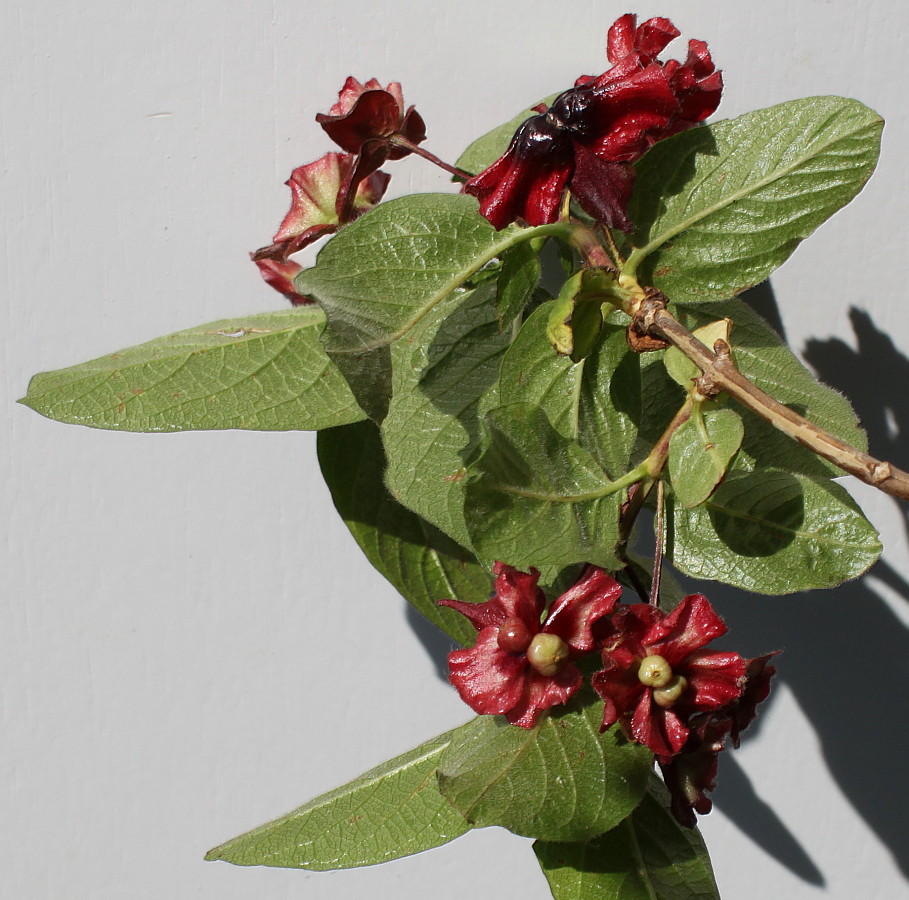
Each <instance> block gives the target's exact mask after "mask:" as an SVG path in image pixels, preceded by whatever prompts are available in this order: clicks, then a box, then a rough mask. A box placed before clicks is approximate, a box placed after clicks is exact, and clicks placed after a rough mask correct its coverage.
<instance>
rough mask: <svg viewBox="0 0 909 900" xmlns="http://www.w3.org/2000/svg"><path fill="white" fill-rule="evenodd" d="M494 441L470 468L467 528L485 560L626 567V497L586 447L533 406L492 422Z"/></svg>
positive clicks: (493, 416) (504, 412)
mask: <svg viewBox="0 0 909 900" xmlns="http://www.w3.org/2000/svg"><path fill="white" fill-rule="evenodd" d="M485 421H486V427H487V430H488V440H487V443H486V445H485V449H484V451H483V454H482V456H481V457H480V458H479V459H478V460H477V461H476V462H475V463H474V464H473V465H472V466H471V467H470V469H469V473H470V477H471V480H470V482H469V483H468V485H467V488H466V500H465V515H466V518H467V527H468V529H469V531H470V536H471V539H472V541H473V546H474V548H475V549H476V551H477V553H478V554H479V556H480V558H481V559H486V560H493V559H499V560H503V561H507V562H508V564H509V565H513V566H516V567H517V568H526V567H528V566H536V567H537V568H538V569H543V568H544V567H549V566H554V567H556V568H562V567H564V566H569V565H572V564H573V563H580V562H592V563H594V564H596V565H599V566H603V567H604V568H612V569H614V568H616V567H617V566H618V565H619V563H618V560H617V559H616V556H615V547H616V544H617V543H618V540H619V504H620V502H621V499H622V497H621V491H619V490H615V491H611V490H610V479H609V477H608V476H607V475H606V473H605V472H604V471H603V469H602V468H601V467H600V466H599V464H598V463H597V461H596V460H595V459H594V457H593V456H592V455H591V454H590V453H589V452H588V451H587V450H585V449H584V448H583V447H581V446H580V445H578V444H576V443H574V442H573V441H569V440H566V439H565V438H563V437H562V436H561V435H560V434H559V433H558V432H557V431H556V430H555V429H554V428H553V427H552V425H551V424H550V423H549V419H548V418H547V417H546V413H545V412H543V411H542V410H541V409H539V408H538V407H536V406H535V405H533V404H530V403H514V404H511V405H510V406H503V407H499V408H498V409H495V410H492V411H491V412H490V413H488V414H487V416H486V420H485Z"/></svg>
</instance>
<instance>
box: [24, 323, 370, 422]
mask: <svg viewBox="0 0 909 900" xmlns="http://www.w3.org/2000/svg"><path fill="white" fill-rule="evenodd" d="M324 326H325V316H324V314H323V313H322V311H321V310H320V309H318V308H317V307H314V306H311V307H301V308H297V309H289V310H286V311H281V312H276V313H265V314H260V315H253V316H246V317H244V318H242V319H225V320H223V321H220V322H212V323H210V324H208V325H202V326H199V327H197V328H190V329H187V330H186V331H179V332H177V333H176V334H171V335H167V336H166V337H161V338H157V339H156V340H153V341H149V342H148V343H146V344H140V345H139V346H137V347H132V348H130V349H129V350H121V351H120V352H119V353H112V354H111V355H110V356H103V357H101V358H100V359H96V360H92V361H91V362H87V363H82V365H78V366H73V367H72V368H69V369H58V370H57V371H55V372H43V373H42V374H40V375H36V376H35V377H34V378H33V379H32V380H31V383H30V384H29V386H28V395H27V396H26V397H25V398H24V399H23V400H22V401H21V402H22V403H24V404H25V405H26V406H30V407H31V408H32V409H34V410H35V411H37V412H39V413H41V414H42V415H44V416H47V417H48V418H51V419H57V420H58V421H61V422H69V423H73V424H76V425H89V426H91V427H92V428H109V429H114V430H118V431H201V430H209V429H221V428H243V429H249V430H252V431H293V430H303V431H313V430H318V429H320V428H330V427H332V426H334V425H344V424H346V423H348V422H356V421H358V420H360V419H363V418H364V414H363V411H362V410H361V409H360V407H359V406H358V405H357V402H356V400H355V399H354V397H353V394H352V393H351V392H350V389H349V388H348V386H347V383H346V382H345V380H344V379H343V378H342V377H341V374H340V372H338V370H337V369H336V368H335V366H334V364H333V363H332V362H331V360H330V359H329V358H328V357H327V356H326V354H325V350H324V349H323V347H322V345H321V343H320V342H319V337H320V335H321V333H322V329H323V328H324Z"/></svg>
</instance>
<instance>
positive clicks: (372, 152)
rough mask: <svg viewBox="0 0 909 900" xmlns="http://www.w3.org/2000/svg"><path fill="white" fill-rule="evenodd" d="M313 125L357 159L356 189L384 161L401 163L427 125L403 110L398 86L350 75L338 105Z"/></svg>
mask: <svg viewBox="0 0 909 900" xmlns="http://www.w3.org/2000/svg"><path fill="white" fill-rule="evenodd" d="M316 121H317V122H318V123H319V124H320V125H321V126H322V128H324V129H325V133H326V134H327V135H328V136H329V137H330V138H331V139H332V140H333V141H334V142H335V143H336V144H337V145H338V146H339V147H341V148H342V149H344V150H346V151H347V152H348V153H352V154H354V155H355V156H356V158H357V159H356V167H355V169H354V174H353V178H352V184H354V185H358V184H359V183H360V182H361V181H363V179H364V178H367V177H368V176H369V175H371V174H372V173H373V172H376V171H378V169H379V168H380V167H381V166H382V165H383V164H384V163H385V162H386V161H387V160H393V159H401V158H402V157H405V156H407V155H408V154H409V153H413V148H414V147H415V146H416V145H417V144H419V143H421V142H422V141H424V140H425V139H426V125H425V123H424V122H423V118H422V117H421V116H420V114H419V113H418V112H417V111H416V110H415V109H414V108H413V107H412V106H411V107H408V108H407V109H406V110H405V109H404V97H403V95H402V93H401V85H400V84H399V83H398V82H397V81H393V82H391V84H389V85H388V86H387V87H384V88H383V87H382V85H381V84H380V83H379V81H377V80H376V79H375V78H371V79H370V80H369V81H367V82H366V83H365V84H361V83H360V82H359V81H357V79H356V78H354V77H353V76H352V75H351V76H349V77H348V79H347V81H345V82H344V87H342V88H341V90H340V92H339V93H338V102H337V103H335V105H334V106H332V108H331V109H330V110H329V111H328V112H327V113H319V114H318V115H317V116H316Z"/></svg>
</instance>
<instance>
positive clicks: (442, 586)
mask: <svg viewBox="0 0 909 900" xmlns="http://www.w3.org/2000/svg"><path fill="white" fill-rule="evenodd" d="M318 449H319V464H320V465H321V467H322V474H323V475H324V476H325V481H326V483H327V484H328V487H329V490H330V491H331V496H332V499H333V500H334V502H335V506H336V507H337V510H338V512H339V513H340V515H341V518H342V519H343V520H344V522H345V524H346V525H347V527H348V528H349V529H350V533H351V534H352V535H353V536H354V539H355V540H356V542H357V543H358V544H359V545H360V549H361V550H362V551H363V552H364V553H365V554H366V558H367V559H368V560H369V561H370V562H371V563H372V564H373V565H374V566H375V567H376V569H378V570H379V572H381V573H382V575H384V576H385V578H387V579H388V580H389V581H390V582H391V583H392V584H393V585H394V586H395V587H396V588H397V589H398V591H399V592H400V594H401V596H402V597H404V599H405V600H407V602H408V603H410V604H411V606H413V607H414V609H416V610H417V611H418V612H419V613H421V614H422V615H423V616H425V617H426V618H427V619H429V621H430V622H432V623H433V624H435V625H437V626H438V627H439V628H441V629H442V630H443V631H444V632H445V633H446V634H448V635H449V636H450V637H452V638H454V639H455V640H456V641H458V643H460V644H462V645H467V644H472V643H473V641H474V638H475V637H476V630H475V629H474V627H473V626H472V625H471V624H470V623H469V622H468V621H467V619H465V618H464V616H462V615H461V614H460V613H456V612H455V611H454V610H452V609H448V608H447V607H440V606H437V605H436V603H437V601H438V600H443V599H455V600H464V601H468V602H473V603H483V602H485V601H486V600H488V599H489V597H490V595H491V593H492V582H493V580H492V575H491V574H490V571H489V570H488V569H484V568H483V567H481V566H480V565H479V563H478V562H477V560H476V557H475V556H474V555H473V554H472V553H471V552H470V551H469V550H466V549H465V548H464V547H461V546H460V545H459V544H456V543H455V542H454V541H453V540H452V539H451V538H449V537H448V536H447V535H445V534H443V533H442V532H441V531H439V530H438V529H437V528H435V527H434V526H432V525H430V524H429V522H427V521H426V520H425V519H421V518H420V517H419V516H418V515H417V514H416V513H413V512H411V511H410V510H409V509H405V508H404V507H403V506H401V504H400V503H398V502H397V501H396V500H395V499H394V498H393V497H392V496H391V494H389V493H388V490H387V489H386V488H385V484H384V482H383V481H382V475H383V472H384V470H385V454H384V452H383V450H382V442H381V440H380V437H379V431H378V429H377V428H376V426H375V425H374V424H373V423H372V422H358V423H356V424H354V425H348V426H346V427H343V428H332V429H328V430H326V431H321V432H319V437H318Z"/></svg>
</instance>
